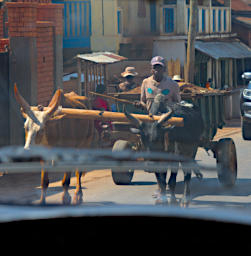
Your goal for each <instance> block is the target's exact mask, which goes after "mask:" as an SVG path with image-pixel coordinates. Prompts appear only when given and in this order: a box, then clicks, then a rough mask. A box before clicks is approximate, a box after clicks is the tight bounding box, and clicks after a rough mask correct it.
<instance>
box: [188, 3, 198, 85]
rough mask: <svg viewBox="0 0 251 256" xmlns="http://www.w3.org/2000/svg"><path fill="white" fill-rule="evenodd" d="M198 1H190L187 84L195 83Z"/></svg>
mask: <svg viewBox="0 0 251 256" xmlns="http://www.w3.org/2000/svg"><path fill="white" fill-rule="evenodd" d="M197 16H198V0H190V18H189V31H188V38H187V63H186V70H185V82H189V83H193V82H194V65H195V47H194V45H195V38H196V31H197Z"/></svg>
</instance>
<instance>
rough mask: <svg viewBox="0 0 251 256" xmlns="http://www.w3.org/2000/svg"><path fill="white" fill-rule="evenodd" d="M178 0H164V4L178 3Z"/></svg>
mask: <svg viewBox="0 0 251 256" xmlns="http://www.w3.org/2000/svg"><path fill="white" fill-rule="evenodd" d="M176 3H177V1H176V0H164V2H163V4H164V5H165V4H176Z"/></svg>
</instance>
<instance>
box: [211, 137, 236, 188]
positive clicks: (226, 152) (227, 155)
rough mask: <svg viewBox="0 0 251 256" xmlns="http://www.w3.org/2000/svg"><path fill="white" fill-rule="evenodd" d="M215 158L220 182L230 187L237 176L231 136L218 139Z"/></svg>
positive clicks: (234, 151) (234, 150)
mask: <svg viewBox="0 0 251 256" xmlns="http://www.w3.org/2000/svg"><path fill="white" fill-rule="evenodd" d="M216 160H217V169H218V179H219V181H220V183H221V184H222V185H224V186H227V187H232V186H233V185H234V184H235V181H236V177H237V157H236V149H235V144H234V141H233V140H232V139H231V138H225V139H221V140H219V141H218V143H217V151H216Z"/></svg>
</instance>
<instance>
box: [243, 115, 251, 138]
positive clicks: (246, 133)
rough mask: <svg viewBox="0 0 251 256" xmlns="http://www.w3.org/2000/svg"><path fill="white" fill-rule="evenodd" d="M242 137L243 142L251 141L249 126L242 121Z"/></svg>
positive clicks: (250, 125) (250, 128) (250, 127)
mask: <svg viewBox="0 0 251 256" xmlns="http://www.w3.org/2000/svg"><path fill="white" fill-rule="evenodd" d="M242 137H243V139H244V140H251V124H250V123H248V122H246V121H243V120H242Z"/></svg>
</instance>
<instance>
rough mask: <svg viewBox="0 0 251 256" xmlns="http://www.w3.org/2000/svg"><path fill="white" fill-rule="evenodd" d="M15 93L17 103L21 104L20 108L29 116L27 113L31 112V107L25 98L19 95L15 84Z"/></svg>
mask: <svg viewBox="0 0 251 256" xmlns="http://www.w3.org/2000/svg"><path fill="white" fill-rule="evenodd" d="M14 93H15V98H16V100H17V102H18V103H19V105H20V107H21V108H22V110H23V112H24V113H26V114H28V113H27V112H28V111H29V110H30V105H29V104H28V103H27V101H26V100H25V99H24V98H23V96H22V95H21V94H20V93H19V91H18V89H17V84H16V83H15V84H14Z"/></svg>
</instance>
